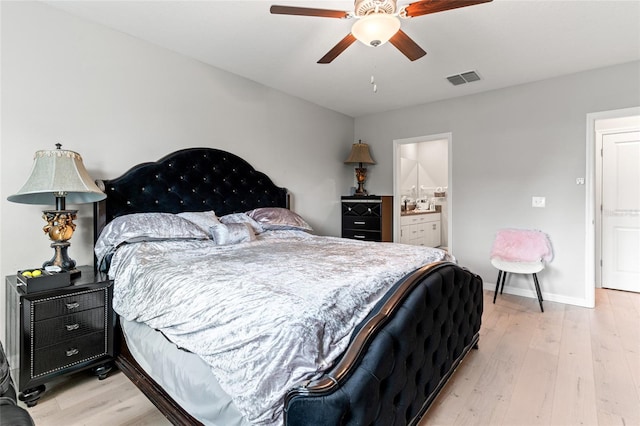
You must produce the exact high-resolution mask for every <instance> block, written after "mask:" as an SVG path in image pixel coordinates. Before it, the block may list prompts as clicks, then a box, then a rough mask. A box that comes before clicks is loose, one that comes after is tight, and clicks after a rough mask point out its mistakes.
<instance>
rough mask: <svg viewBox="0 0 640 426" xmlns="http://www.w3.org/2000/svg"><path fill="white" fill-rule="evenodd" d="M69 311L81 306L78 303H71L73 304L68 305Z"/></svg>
mask: <svg viewBox="0 0 640 426" xmlns="http://www.w3.org/2000/svg"><path fill="white" fill-rule="evenodd" d="M66 305H67V309H75V308H77V307H78V306H80V304H79V303H78V302H71V303H67V304H66Z"/></svg>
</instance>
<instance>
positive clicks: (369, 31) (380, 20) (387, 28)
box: [351, 13, 400, 47]
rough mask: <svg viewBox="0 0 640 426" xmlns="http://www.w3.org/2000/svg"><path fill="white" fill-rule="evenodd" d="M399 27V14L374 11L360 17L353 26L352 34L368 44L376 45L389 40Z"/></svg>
mask: <svg viewBox="0 0 640 426" xmlns="http://www.w3.org/2000/svg"><path fill="white" fill-rule="evenodd" d="M399 29H400V20H399V19H398V17H397V16H394V15H389V14H388V13H372V14H371V15H367V16H363V17H362V18H360V19H358V20H357V21H356V22H355V23H354V24H353V26H352V27H351V34H353V36H354V37H355V38H356V39H358V40H360V41H361V42H362V43H364V44H366V45H367V46H372V47H376V46H380V45H381V44H384V43H386V42H387V41H389V39H390V38H391V37H393V35H394V34H395V33H397V32H398V30H399Z"/></svg>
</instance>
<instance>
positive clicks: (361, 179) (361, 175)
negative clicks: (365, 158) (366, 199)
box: [355, 167, 369, 195]
mask: <svg viewBox="0 0 640 426" xmlns="http://www.w3.org/2000/svg"><path fill="white" fill-rule="evenodd" d="M366 180H367V168H366V167H356V182H358V188H357V189H356V192H355V195H369V193H368V192H367V190H366V189H364V183H365V181H366Z"/></svg>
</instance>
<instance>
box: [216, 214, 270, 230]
mask: <svg viewBox="0 0 640 426" xmlns="http://www.w3.org/2000/svg"><path fill="white" fill-rule="evenodd" d="M220 222H222V223H224V224H225V225H228V224H230V223H246V224H248V225H249V226H250V227H251V229H253V233H254V234H259V233H261V232H263V231H264V229H262V225H260V224H259V223H258V222H256V221H255V220H254V219H253V218H251V217H249V216H247V214H246V213H231V214H228V215H226V216H222V217H221V218H220Z"/></svg>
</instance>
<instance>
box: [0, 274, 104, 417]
mask: <svg viewBox="0 0 640 426" xmlns="http://www.w3.org/2000/svg"><path fill="white" fill-rule="evenodd" d="M79 269H80V270H81V271H82V275H81V276H80V277H79V278H77V279H75V280H74V281H73V284H72V285H70V286H67V287H61V288H56V289H53V290H46V291H40V292H35V293H26V292H25V291H24V288H23V287H22V286H20V285H18V284H19V282H18V280H17V277H16V276H15V275H12V276H8V277H7V279H6V296H7V323H6V327H7V328H6V332H7V333H6V334H7V345H6V346H7V347H6V350H7V355H8V356H9V362H10V363H11V366H12V368H15V369H17V370H18V371H16V373H17V374H16V375H14V378H16V379H17V383H16V384H17V387H18V391H19V392H20V395H19V397H20V399H21V400H22V401H24V402H25V403H26V404H27V406H33V405H36V403H37V401H38V399H39V398H40V396H41V394H42V393H43V392H44V391H45V383H46V382H48V381H50V380H51V379H52V378H54V377H56V376H59V375H62V374H69V373H72V372H75V371H78V370H83V369H86V368H93V370H94V373H95V374H96V375H97V376H98V377H99V378H100V379H103V378H105V377H106V376H107V373H108V372H109V370H110V369H111V364H110V362H111V361H112V359H113V357H114V330H115V315H114V313H113V310H112V307H111V306H112V305H111V299H112V296H113V281H111V280H109V279H108V278H107V277H106V275H103V274H100V273H94V271H93V268H92V267H80V268H79Z"/></svg>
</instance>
